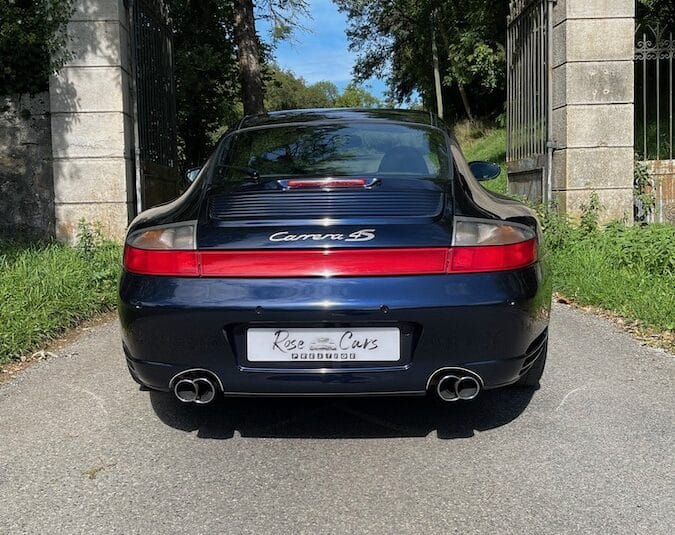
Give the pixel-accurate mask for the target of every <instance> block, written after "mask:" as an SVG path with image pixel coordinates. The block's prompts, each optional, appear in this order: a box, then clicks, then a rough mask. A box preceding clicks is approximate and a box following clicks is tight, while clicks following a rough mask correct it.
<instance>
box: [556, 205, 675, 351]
mask: <svg viewBox="0 0 675 535" xmlns="http://www.w3.org/2000/svg"><path fill="white" fill-rule="evenodd" d="M555 217H557V218H560V216H555ZM544 221H545V224H546V222H547V221H546V218H544ZM548 222H549V226H548V228H547V230H546V241H547V243H548V245H549V251H550V254H551V266H552V270H553V284H554V288H555V290H556V291H557V292H558V293H560V294H561V295H564V296H565V297H568V298H569V299H571V300H572V301H574V302H576V303H579V304H581V305H591V306H595V307H599V308H603V309H605V310H609V311H612V312H615V313H617V314H619V315H620V316H622V317H624V318H627V319H630V320H635V321H637V322H639V323H641V324H643V325H645V326H649V327H654V328H657V329H659V330H662V331H669V332H670V336H665V337H664V339H665V338H668V339H672V331H674V330H675V227H672V226H667V225H650V226H648V227H639V226H634V227H626V226H624V225H621V224H614V225H610V226H609V227H607V228H605V229H591V230H588V229H586V230H584V229H583V228H581V227H578V226H574V225H571V224H569V223H568V222H566V221H563V222H562V223H561V222H560V221H558V222H557V223H554V224H550V218H549V220H548Z"/></svg>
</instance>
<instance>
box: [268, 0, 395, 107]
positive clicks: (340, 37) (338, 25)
mask: <svg viewBox="0 0 675 535" xmlns="http://www.w3.org/2000/svg"><path fill="white" fill-rule="evenodd" d="M307 4H308V7H309V12H310V15H311V17H303V18H302V20H301V21H300V25H301V26H303V27H304V28H306V30H304V31H303V30H301V29H298V30H296V31H295V33H294V34H293V37H292V38H291V39H290V40H286V41H283V42H281V43H279V44H278V45H277V47H276V50H275V53H274V55H275V58H276V61H277V63H278V64H279V66H281V67H282V68H284V69H291V70H292V71H293V72H294V73H295V74H296V75H298V76H302V77H303V78H304V79H305V80H307V82H309V83H314V82H318V81H320V80H329V81H331V82H333V83H334V84H335V85H337V86H338V88H339V89H340V90H342V89H343V88H344V87H345V86H346V85H347V84H348V83H349V81H350V80H351V77H352V67H353V65H354V61H355V58H354V54H352V53H351V52H350V51H349V48H348V43H347V37H346V35H345V29H346V27H347V20H346V17H345V16H344V15H343V14H342V13H339V12H338V10H337V8H336V7H335V4H333V2H332V1H331V0H309V1H308V2H307ZM259 30H260V33H261V36H262V37H263V38H264V39H266V40H269V24H266V23H263V24H261V25H260V26H259ZM364 85H365V87H366V88H367V89H368V90H369V91H370V92H371V93H373V94H374V95H375V96H376V97H378V98H382V97H383V94H384V91H385V90H386V85H385V83H384V81H383V80H369V81H368V82H367V83H366V84H364Z"/></svg>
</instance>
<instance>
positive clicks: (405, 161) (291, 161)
mask: <svg viewBox="0 0 675 535" xmlns="http://www.w3.org/2000/svg"><path fill="white" fill-rule="evenodd" d="M225 163H226V164H227V168H226V170H225V172H224V173H222V174H221V176H223V177H236V176H241V174H242V170H241V168H248V169H247V171H248V172H249V173H250V172H251V171H253V170H254V171H255V172H257V173H258V174H259V175H260V177H261V178H278V177H293V176H312V177H326V176H364V175H365V176H369V177H370V176H372V177H383V176H391V177H401V178H404V177H411V178H413V177H414V178H430V179H437V178H444V177H447V176H448V169H449V168H450V165H449V162H448V154H447V148H446V142H445V137H444V135H443V133H442V132H441V131H439V130H437V129H435V128H426V127H423V126H416V125H402V124H392V123H350V124H348V125H346V124H344V123H340V124H321V125H309V126H302V125H295V126H279V127H270V128H263V129H254V130H249V131H242V132H240V133H238V134H236V135H235V137H234V139H233V140H232V143H231V144H230V150H229V152H228V155H227V161H226V162H225Z"/></svg>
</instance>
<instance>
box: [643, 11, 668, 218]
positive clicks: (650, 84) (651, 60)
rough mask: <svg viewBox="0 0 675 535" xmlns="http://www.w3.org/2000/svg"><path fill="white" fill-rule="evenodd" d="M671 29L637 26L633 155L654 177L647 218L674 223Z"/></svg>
mask: <svg viewBox="0 0 675 535" xmlns="http://www.w3.org/2000/svg"><path fill="white" fill-rule="evenodd" d="M674 29H675V28H673V27H672V26H669V25H667V24H664V25H660V24H657V25H656V26H650V25H648V24H642V25H638V27H637V30H636V42H635V101H636V109H635V152H636V154H637V155H638V157H639V158H640V159H641V160H643V161H644V162H645V164H646V165H647V168H648V169H649V171H650V173H651V175H652V177H653V178H654V184H653V187H654V194H655V201H656V206H655V211H654V213H653V214H652V215H651V217H650V219H651V220H652V221H656V222H661V223H665V222H670V223H675V152H674V151H675V146H674V138H673V125H674V122H673V111H674V107H675V103H674V101H675V91H674V90H673V83H674V80H675V70H674V69H673V60H675V38H674V36H675V32H674V31H673V30H674Z"/></svg>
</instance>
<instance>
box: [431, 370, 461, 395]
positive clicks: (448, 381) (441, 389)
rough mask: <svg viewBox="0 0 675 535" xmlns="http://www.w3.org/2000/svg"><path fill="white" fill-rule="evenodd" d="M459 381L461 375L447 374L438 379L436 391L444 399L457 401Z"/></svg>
mask: <svg viewBox="0 0 675 535" xmlns="http://www.w3.org/2000/svg"><path fill="white" fill-rule="evenodd" d="M458 382H459V377H457V376H456V375H445V376H443V377H441V378H440V379H439V380H438V384H437V385H436V393H437V394H438V397H439V398H441V399H442V400H443V401H457V400H459V396H458V395H457V383H458Z"/></svg>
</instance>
